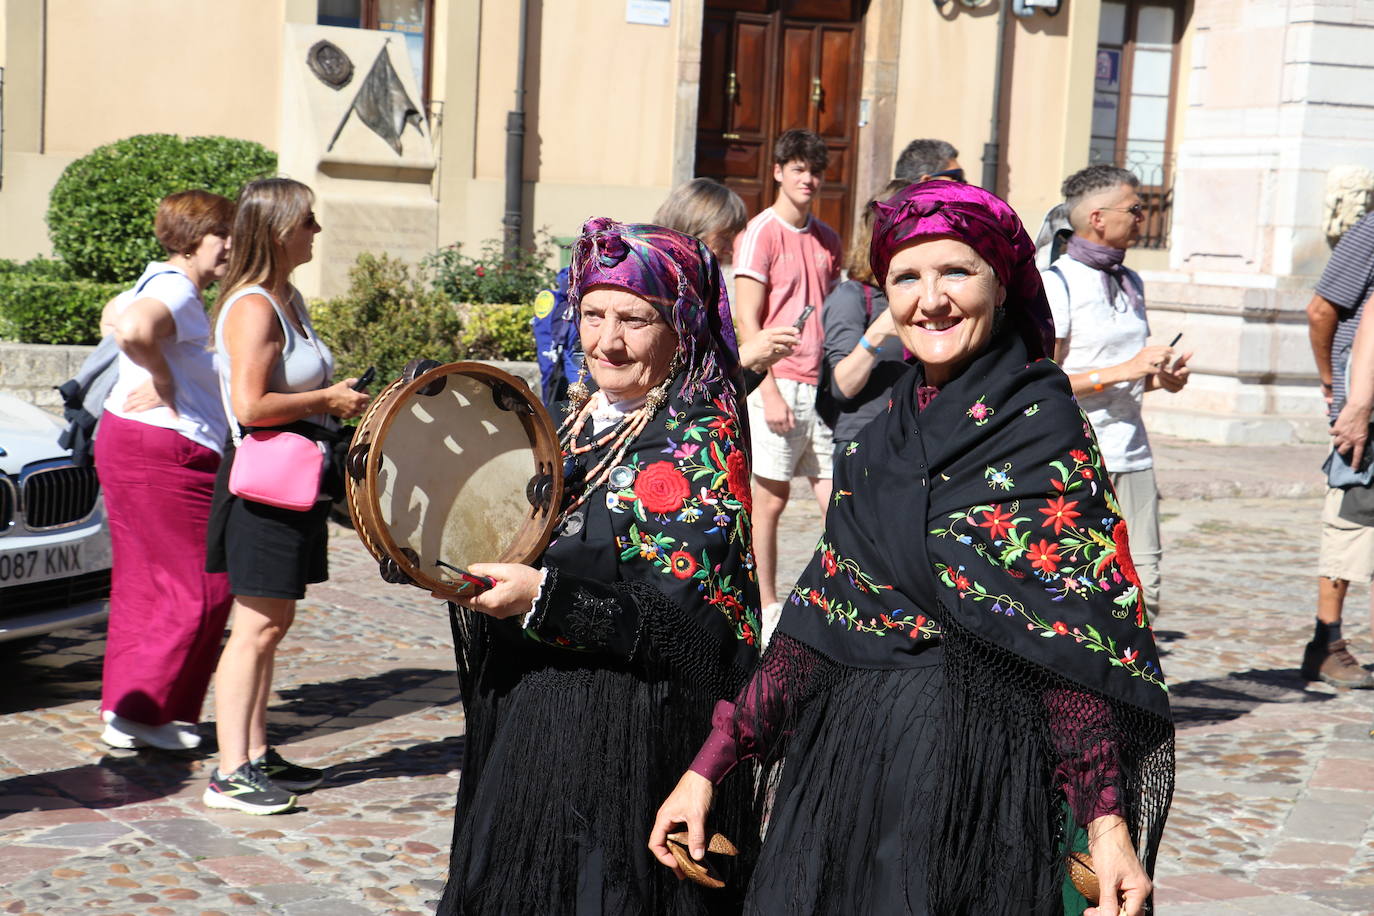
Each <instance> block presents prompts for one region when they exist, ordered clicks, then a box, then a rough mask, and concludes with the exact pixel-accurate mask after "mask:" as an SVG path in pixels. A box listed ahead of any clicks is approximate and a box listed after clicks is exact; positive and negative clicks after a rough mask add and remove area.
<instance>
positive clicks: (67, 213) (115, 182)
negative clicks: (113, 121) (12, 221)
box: [48, 134, 277, 283]
mask: <svg viewBox="0 0 1374 916" xmlns="http://www.w3.org/2000/svg"><path fill="white" fill-rule="evenodd" d="M276 171H277V154H276V153H273V152H271V151H270V150H268V149H267V148H266V147H264V146H263V145H262V144H260V143H254V142H252V141H250V140H234V139H230V138H228V137H187V138H182V137H178V136H175V135H173V134H140V135H138V136H134V137H128V138H126V139H123V140H119V141H116V142H114V143H111V144H109V145H107V146H101V147H97V148H96V149H94V150H92V151H91V152H90V153H89V154H87V155H85V156H82V157H81V158H80V159H78V160H76V161H75V162H73V163H72V164H71V165H69V166H67V168H66V171H64V172H63V173H62V177H61V178H59V179H57V184H56V185H54V186H53V189H52V194H51V196H50V197H49V198H48V238H49V239H50V240H51V241H52V246H53V250H54V251H56V252H57V253H58V255H60V256H61V258H62V259H63V260H64V261H65V262H66V263H67V264H68V265H70V266H71V269H72V270H73V271H74V272H75V273H76V275H77V276H78V277H84V278H88V279H92V280H102V281H108V282H125V283H132V282H133V281H134V280H135V279H137V278H138V276H139V274H140V273H142V271H143V268H144V266H146V265H147V263H148V262H149V261H153V260H160V259H162V258H163V257H164V255H165V253H164V252H163V250H162V246H161V245H159V244H158V243H157V239H155V238H154V237H153V217H154V216H155V215H156V214H157V205H158V202H159V201H161V200H162V198H164V197H166V196H167V195H168V194H171V193H173V192H175V191H185V190H188V189H190V188H204V189H205V190H207V191H213V192H214V193H216V194H223V195H224V196H225V197H228V198H229V199H231V200H233V199H234V198H236V197H237V196H238V192H239V188H241V187H242V186H243V185H244V184H245V183H246V182H248V181H251V180H252V179H254V178H264V177H267V176H270V175H273V174H275V173H276Z"/></svg>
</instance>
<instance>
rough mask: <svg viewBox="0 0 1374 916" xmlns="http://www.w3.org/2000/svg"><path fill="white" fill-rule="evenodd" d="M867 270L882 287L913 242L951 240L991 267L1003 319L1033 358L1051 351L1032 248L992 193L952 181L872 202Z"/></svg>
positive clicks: (1047, 317)
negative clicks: (1001, 296) (1001, 291)
mask: <svg viewBox="0 0 1374 916" xmlns="http://www.w3.org/2000/svg"><path fill="white" fill-rule="evenodd" d="M871 206H872V207H873V210H874V214H875V220H874V224H873V247H872V249H871V251H870V255H869V266H870V267H872V268H873V276H874V277H875V278H876V279H877V281H878V283H879V284H880V285H884V284H886V283H887V270H888V267H889V265H891V263H892V257H893V255H895V254H896V253H897V252H898V251H900V250H902V249H903V248H906V247H908V246H910V245H914V244H916V243H917V242H922V241H928V240H930V239H935V238H954V239H958V240H959V241H961V242H963V243H964V244H966V245H968V246H969V247H970V248H972V249H973V250H974V251H976V252H978V255H979V257H981V258H982V259H983V260H984V261H987V262H988V264H989V265H991V266H992V270H993V273H995V274H996V275H997V279H998V280H999V281H1000V282H1001V284H1002V286H1003V287H1005V288H1006V291H1007V301H1006V309H1007V317H1008V318H1011V319H1012V321H1013V323H1014V324H1015V325H1016V328H1017V331H1018V333H1019V334H1020V335H1021V339H1022V340H1024V341H1025V343H1026V350H1027V352H1029V353H1030V355H1031V356H1032V358H1035V357H1040V356H1048V355H1050V354H1052V353H1053V352H1054V318H1053V317H1052V316H1051V314H1050V304H1049V300H1047V299H1046V298H1045V288H1044V286H1043V285H1042V284H1041V282H1040V272H1039V271H1038V270H1036V269H1035V245H1034V243H1032V242H1031V240H1030V236H1028V235H1026V230H1025V227H1024V226H1022V225H1021V220H1020V219H1018V218H1017V216H1016V212H1015V211H1014V210H1012V208H1011V207H1010V206H1009V205H1008V204H1007V202H1006V201H1004V200H1002V199H1001V198H1000V197H998V196H996V195H995V194H990V193H988V192H987V191H984V190H983V189H982V188H978V187H974V186H973V185H967V184H959V183H958V182H954V181H941V180H939V179H936V180H934V181H924V182H921V183H920V184H914V185H909V186H908V187H907V188H905V189H904V190H902V191H899V192H898V193H897V194H896V195H895V196H893V197H891V198H889V199H888V200H886V201H874V202H873V204H872V205H871Z"/></svg>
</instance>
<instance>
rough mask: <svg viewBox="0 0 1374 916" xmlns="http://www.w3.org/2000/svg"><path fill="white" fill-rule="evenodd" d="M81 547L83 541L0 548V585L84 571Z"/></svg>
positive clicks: (83, 556)
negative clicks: (2, 549) (1, 549)
mask: <svg viewBox="0 0 1374 916" xmlns="http://www.w3.org/2000/svg"><path fill="white" fill-rule="evenodd" d="M83 546H84V543H83V542H81V541H77V542H75V543H67V544H53V545H52V546H48V547H29V548H23V547H21V548H19V549H17V550H6V551H0V585H15V584H17V583H20V582H42V581H43V580H45V579H60V578H62V577H64V576H77V575H80V574H81V573H84V572H88V570H87V569H86V563H85V555H84V554H83V552H82V547H83Z"/></svg>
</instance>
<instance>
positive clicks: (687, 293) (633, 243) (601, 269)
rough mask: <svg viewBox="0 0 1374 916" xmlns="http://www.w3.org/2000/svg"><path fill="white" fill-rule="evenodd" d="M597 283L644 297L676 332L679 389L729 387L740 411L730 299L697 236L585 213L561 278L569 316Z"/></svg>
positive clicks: (690, 392)
mask: <svg viewBox="0 0 1374 916" xmlns="http://www.w3.org/2000/svg"><path fill="white" fill-rule="evenodd" d="M600 285H605V286H614V287H618V288H620V289H624V290H628V291H630V292H632V293H634V294H635V295H636V296H640V297H641V298H643V299H646V300H648V301H649V303H650V304H652V305H653V306H654V308H655V309H657V310H658V312H659V314H661V315H662V316H663V318H664V320H666V321H667V322H668V324H669V326H670V327H672V329H673V330H674V331H676V332H677V346H678V355H679V356H680V357H681V359H682V364H683V366H684V367H685V370H686V371H685V373H684V378H683V385H682V389H683V393H684V394H685V395H687V396H689V397H690V396H692V395H695V394H697V393H699V392H700V391H702V390H707V389H712V390H717V391H718V390H719V386H720V385H722V384H724V385H728V386H730V387H731V388H732V389H733V392H732V393H733V394H734V396H735V398H736V400H737V401H739V402H741V411H742V410H743V405H742V402H743V398H744V387H743V379H742V376H741V375H740V367H739V348H738V346H737V345H736V343H735V326H734V321H733V320H732V318H731V315H730V300H729V299H728V298H727V296H726V294H725V285H724V282H723V280H722V278H721V273H720V265H719V264H718V263H717V262H716V258H715V255H713V254H711V249H709V248H707V247H706V245H705V244H704V243H703V242H701V241H700V240H699V239H695V238H693V237H692V236H690V235H685V234H683V233H681V232H677V231H676V230H673V229H665V228H663V227H662V226H650V225H647V224H642V223H618V222H616V221H615V220H612V219H607V218H605V217H598V218H595V219H589V220H587V222H586V223H584V224H583V226H582V235H581V237H580V238H578V240H577V243H576V244H575V245H574V246H573V252H572V273H571V275H570V276H569V279H568V299H569V301H570V303H571V305H572V307H573V313H574V314H575V315H580V314H581V313H580V311H579V306H580V304H581V302H582V294H583V293H584V292H586V291H587V290H588V289H589V288H591V287H593V286H600Z"/></svg>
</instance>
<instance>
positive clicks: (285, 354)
mask: <svg viewBox="0 0 1374 916" xmlns="http://www.w3.org/2000/svg"><path fill="white" fill-rule="evenodd" d="M313 203H314V195H313V194H312V193H311V191H310V189H309V188H307V187H306V186H305V185H303V184H301V183H300V182H298V181H291V180H290V179H286V178H267V179H262V180H260V181H254V182H250V183H249V184H247V185H245V186H244V188H243V190H242V191H241V192H240V193H239V200H238V211H237V214H236V216H235V218H234V229H233V240H234V244H233V249H232V251H231V254H230V256H229V269H228V271H227V272H226V274H225V277H224V281H223V292H222V293H221V294H220V297H219V301H218V303H217V304H216V307H215V311H216V314H215V357H216V361H217V363H218V366H219V374H220V389H221V393H222V396H223V398H224V403H225V409H226V413H228V415H229V425H230V429H231V438H230V441H229V442H228V443H226V445H225V454H224V462H223V464H222V465H221V466H220V473H219V478H218V479H217V480H216V481H215V506H214V509H213V510H212V513H211V519H210V530H209V550H208V559H207V567H208V568H209V569H210V571H212V572H227V573H228V574H229V590H230V591H231V592H233V595H234V605H233V629H232V630H231V631H230V634H229V641H228V643H226V644H225V647H224V651H223V653H222V654H221V655H220V661H219V670H218V671H217V672H216V678H215V719H216V722H215V726H216V732H217V734H218V736H219V769H218V771H217V772H214V773H211V775H210V784H209V785H208V786H207V787H206V789H205V795H204V797H203V798H204V802H205V804H206V805H207V806H208V807H211V808H233V809H237V810H239V811H245V812H247V813H249V814H276V813H277V812H280V811H286V810H288V809H290V808H291V807H292V806H293V805H295V802H296V797H295V795H293V794H292V792H293V791H297V790H305V789H312V788H314V787H315V786H317V785H319V784H320V782H321V780H322V779H323V775H324V774H323V773H322V772H321V771H320V770H316V769H311V768H310V767H304V766H299V765H297V764H293V763H288V762H287V761H286V760H284V759H282V757H281V755H280V754H278V753H277V751H276V749H275V748H273V747H271V746H270V745H268V743H267V698H268V696H269V695H270V694H271V692H272V662H273V657H274V656H275V654H276V650H277V644H278V643H279V642H281V639H282V637H283V636H285V635H286V631H287V630H288V629H290V627H291V622H292V620H293V619H294V618H295V614H296V602H297V601H298V600H299V599H301V598H304V597H305V587H306V584H307V583H311V582H323V581H324V580H325V579H327V578H328V577H329V572H328V566H327V561H326V555H325V547H326V541H327V537H326V529H325V522H326V519H327V518H328V515H329V505H330V502H331V501H332V498H333V497H332V495H331V494H330V493H329V492H328V491H329V490H330V489H331V487H330V486H328V482H326V485H325V486H322V487H321V492H320V495H319V498H318V499H317V501H316V502H315V505H314V506H313V507H312V508H310V509H307V510H306V511H304V512H296V511H292V510H290V509H281V508H277V507H275V506H269V505H266V504H264V503H259V502H254V501H252V500H249V499H245V498H241V497H238V496H234V495H232V494H231V493H230V492H229V487H228V481H229V472H230V469H231V468H232V467H233V463H234V455H235V445H236V444H237V443H238V442H239V441H240V434H241V433H243V432H244V431H246V430H249V429H256V428H261V427H270V428H284V429H288V430H290V431H291V432H296V433H300V434H301V435H304V436H306V437H308V438H312V439H319V440H325V439H327V438H328V434H329V432H330V431H331V430H332V428H334V427H336V426H337V423H336V422H335V420H334V418H335V417H342V418H347V417H356V416H358V415H359V414H361V413H362V412H363V410H364V409H365V408H366V407H367V402H368V400H369V398H368V396H367V395H366V394H363V393H362V392H359V391H354V390H353V387H352V386H353V384H354V383H355V382H356V381H357V379H351V378H350V379H345V380H343V381H342V382H333V381H332V379H331V376H332V375H333V373H334V358H333V356H332V355H331V354H330V352H329V348H328V347H326V346H325V345H324V343H322V342H321V341H320V340H319V339H318V338H317V337H316V335H315V330H314V328H313V327H311V324H310V314H309V312H307V311H306V308H305V300H304V299H302V298H301V294H300V293H299V292H298V291H297V290H296V288H295V287H293V286H292V285H291V282H290V279H291V272H292V271H293V270H295V269H296V268H297V267H299V266H300V265H302V264H304V263H306V262H307V261H309V260H310V259H311V257H312V256H313V247H314V243H315V234H316V233H318V232H319V231H320V224H319V223H318V222H316V220H315V213H314V211H313V210H312V209H311V206H312V204H313Z"/></svg>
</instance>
